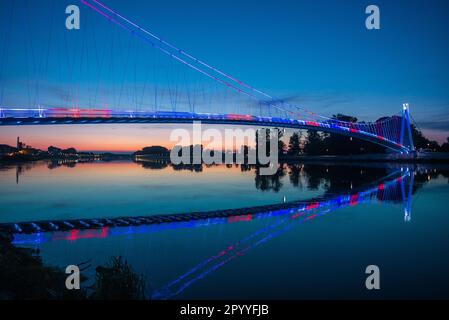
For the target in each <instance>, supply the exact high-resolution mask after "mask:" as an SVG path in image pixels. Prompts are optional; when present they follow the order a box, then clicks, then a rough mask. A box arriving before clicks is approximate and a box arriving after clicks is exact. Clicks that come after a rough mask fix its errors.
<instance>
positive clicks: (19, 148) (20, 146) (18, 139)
mask: <svg viewBox="0 0 449 320" xmlns="http://www.w3.org/2000/svg"><path fill="white" fill-rule="evenodd" d="M16 148H17V151H20V150H22V149H23V143H22V142H20V137H17V147H16Z"/></svg>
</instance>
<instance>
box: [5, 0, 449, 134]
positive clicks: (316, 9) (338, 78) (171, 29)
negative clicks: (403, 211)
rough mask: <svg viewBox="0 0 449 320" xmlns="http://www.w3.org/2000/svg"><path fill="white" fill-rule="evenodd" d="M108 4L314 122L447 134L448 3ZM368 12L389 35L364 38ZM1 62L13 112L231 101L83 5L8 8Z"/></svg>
mask: <svg viewBox="0 0 449 320" xmlns="http://www.w3.org/2000/svg"><path fill="white" fill-rule="evenodd" d="M103 2H104V3H105V4H107V5H108V6H110V7H112V8H114V9H115V10H117V11H119V12H121V13H122V14H123V15H125V16H127V17H129V18H131V19H132V20H134V21H136V22H138V23H139V24H141V25H142V26H145V27H146V28H148V29H149V30H151V31H153V32H154V33H156V34H157V35H159V36H161V37H162V38H164V39H166V40H168V41H170V42H172V43H174V44H176V45H178V46H179V47H181V48H183V49H184V50H186V51H188V52H190V53H192V54H194V55H196V56H198V57H200V58H202V59H203V60H205V61H207V62H208V63H210V64H212V65H214V66H216V67H218V68H220V69H222V70H225V71H226V72H228V73H230V74H232V75H234V76H235V77H237V78H239V79H241V80H243V81H245V82H247V83H249V84H251V85H252V86H254V87H256V88H260V89H263V90H265V91H267V92H269V93H270V94H272V95H275V96H280V97H291V98H293V101H295V102H297V103H300V104H301V105H304V106H306V107H307V108H308V109H310V110H313V111H315V112H317V113H320V114H324V115H332V114H334V113H337V112H340V113H346V114H352V115H355V116H357V117H358V118H359V119H364V120H375V119H377V118H378V117H380V116H384V115H391V114H396V113H399V112H400V110H401V109H400V108H401V103H403V102H409V103H410V106H411V112H412V115H413V118H414V119H415V120H416V122H417V123H418V125H419V127H420V128H421V129H423V130H424V131H425V133H426V134H428V135H429V136H431V137H434V138H437V139H438V140H439V141H443V140H445V137H447V136H449V90H448V89H449V59H448V57H449V41H447V38H448V34H449V24H448V23H447V22H446V16H447V13H448V12H449V2H448V1H421V0H419V1H418V0H415V1H413V0H410V1H402V0H389V1H379V0H375V1H361V0H317V1H300V0H296V1H285V0H280V1H269V0H262V1H252V0H251V1H250V0H239V1H237V0H230V1H211V0H209V1H206V0H192V1H182V0H173V1H138V0H127V1H122V0H103ZM69 4H77V5H79V7H80V9H81V30H79V31H68V30H66V29H65V27H64V23H65V17H66V15H65V12H64V11H65V7H66V6H67V5H69ZM369 4H376V5H378V6H379V8H380V12H381V30H371V31H369V30H367V29H366V28H365V19H366V16H367V15H366V14H365V8H366V6H367V5H369ZM0 59H1V60H0V67H1V71H0V104H1V105H2V106H6V107H8V106H9V107H12V106H21V107H35V106H36V105H38V104H40V105H44V106H45V105H51V106H56V105H58V106H71V105H73V104H74V103H77V105H78V106H80V107H81V106H83V107H85V106H87V107H98V108H102V107H114V106H115V107H116V108H124V107H128V106H133V107H134V108H138V109H139V108H140V109H145V108H151V106H152V104H153V100H154V98H153V96H154V90H155V88H157V90H158V92H159V94H161V95H165V102H166V103H167V104H170V103H171V104H172V103H173V101H171V100H170V98H169V92H170V91H173V88H176V89H177V90H180V91H183V90H185V91H187V90H192V88H202V89H201V90H203V91H204V90H206V91H207V93H209V94H211V96H213V97H217V99H218V97H221V98H222V99H223V97H224V96H226V95H227V94H228V93H226V92H225V93H222V92H221V91H220V90H223V91H226V90H225V89H221V88H218V86H216V85H215V84H210V80H209V79H203V78H202V77H201V75H196V74H194V73H192V72H191V71H190V70H185V69H186V68H185V66H182V65H178V64H177V63H176V62H174V61H171V60H170V59H169V58H168V57H166V56H164V55H162V54H160V53H159V52H157V50H155V49H154V48H151V47H150V46H148V45H147V44H145V43H142V42H140V41H139V40H138V39H136V38H133V37H132V36H131V35H130V34H128V33H127V32H125V31H123V30H121V29H119V28H117V27H116V26H114V25H112V24H110V23H109V22H108V21H107V20H105V19H104V18H102V17H101V16H99V15H98V14H96V13H94V12H92V11H91V10H90V9H89V8H87V7H85V6H83V5H82V4H81V2H80V1H78V0H69V1H66V0H42V1H33V0H2V1H1V2H0ZM204 88H206V89H204ZM195 90H197V91H198V90H199V89H195ZM229 95H230V96H232V93H229ZM230 99H237V98H235V97H233V96H232V98H230ZM160 100H163V98H161V99H160ZM232 101H240V100H232ZM180 104H181V102H180ZM1 132H2V135H3V134H7V133H8V132H7V129H5V128H2V129H1Z"/></svg>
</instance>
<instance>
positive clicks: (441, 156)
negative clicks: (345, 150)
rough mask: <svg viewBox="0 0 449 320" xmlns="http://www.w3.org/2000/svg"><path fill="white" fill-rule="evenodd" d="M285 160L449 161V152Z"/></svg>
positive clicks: (329, 156)
mask: <svg viewBox="0 0 449 320" xmlns="http://www.w3.org/2000/svg"><path fill="white" fill-rule="evenodd" d="M280 160H282V161H285V162H302V161H320V162H321V161H324V162H329V161H332V162H399V163H401V162H402V163H449V153H446V152H434V153H417V154H414V155H408V154H398V153H391V154H388V153H386V154H357V155H316V156H312V155H301V156H297V157H291V156H284V157H280Z"/></svg>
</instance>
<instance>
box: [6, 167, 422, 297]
mask: <svg viewBox="0 0 449 320" xmlns="http://www.w3.org/2000/svg"><path fill="white" fill-rule="evenodd" d="M413 180H414V171H413V170H411V169H409V168H401V169H398V170H395V171H393V172H392V173H390V174H389V175H387V176H386V177H384V178H382V179H379V180H377V181H375V182H373V183H369V184H368V185H365V186H364V187H361V188H359V189H358V190H354V191H353V192H349V193H345V194H338V195H335V194H334V195H328V196H325V197H321V198H316V199H311V200H310V201H295V202H290V203H283V204H279V205H271V206H259V207H255V208H253V209H250V208H245V209H241V210H218V211H214V212H204V213H196V214H177V215H165V216H155V217H148V218H152V220H148V221H150V222H151V223H150V224H145V223H144V222H143V221H142V220H140V217H136V218H129V217H128V218H117V219H111V225H105V226H102V227H97V228H95V229H92V228H85V229H83V228H74V229H72V230H69V231H56V232H34V233H31V234H25V233H16V234H15V235H14V241H13V242H14V244H16V245H27V246H33V245H36V246H37V245H40V244H42V243H43V242H48V241H77V240H79V239H92V238H106V237H113V236H120V235H126V234H138V233H149V232H160V231H163V230H167V229H175V228H198V227H205V226H210V225H215V224H224V223H235V222H245V221H246V222H247V221H252V220H255V219H272V223H271V224H270V225H268V226H266V227H264V228H262V229H260V230H258V231H256V232H254V233H252V234H250V235H248V236H246V237H244V238H242V239H240V240H239V241H237V242H234V243H231V244H229V245H228V246H226V247H225V248H223V249H222V250H220V251H218V252H217V253H216V254H215V255H213V256H211V257H209V258H207V259H205V260H203V261H202V262H200V263H198V264H197V265H195V266H194V267H192V268H191V269H189V270H187V271H186V272H185V273H183V274H182V275H180V276H178V277H177V278H176V279H174V280H172V281H171V282H169V283H168V284H166V285H165V286H163V287H162V288H160V289H158V290H155V291H153V293H152V298H153V299H169V298H171V297H174V296H176V295H178V294H180V293H181V292H182V291H183V290H185V289H186V288H187V287H189V286H190V285H192V284H193V283H195V282H196V281H198V280H200V279H202V278H204V277H205V276H207V275H208V274H210V273H211V272H213V271H215V270H217V269H219V268H221V267H222V266H224V265H226V264H227V263H228V262H230V261H233V260H235V259H236V258H238V257H241V256H244V255H245V254H246V253H247V252H248V251H250V250H251V249H253V248H255V247H258V246H259V245H261V244H263V243H265V242H267V241H269V240H270V239H273V238H275V237H277V236H279V235H281V234H283V233H284V232H286V231H288V230H290V229H291V228H292V227H294V226H295V225H298V224H302V223H307V222H309V221H311V220H315V219H317V218H319V217H321V216H324V215H327V214H329V213H332V212H334V211H335V210H337V209H339V208H344V207H351V206H356V205H358V204H362V203H379V202H393V203H399V204H402V206H403V208H404V220H405V221H410V219H411V208H410V204H411V197H412V192H413ZM120 220H121V221H120ZM92 221H97V223H100V221H103V220H102V219H91V220H90V221H87V222H83V223H85V224H86V225H89V223H90V224H91V225H92V226H93V225H94V224H93V223H92ZM114 222H115V223H116V224H114ZM123 222H128V224H129V225H128V226H121V227H120V226H116V225H118V224H119V223H123ZM52 223H54V224H58V222H52ZM132 223H134V224H135V225H131V224H132ZM31 224H36V225H39V222H36V223H31ZM139 224H141V225H139ZM78 226H81V227H82V226H83V224H79V225H78ZM114 226H115V227H114Z"/></svg>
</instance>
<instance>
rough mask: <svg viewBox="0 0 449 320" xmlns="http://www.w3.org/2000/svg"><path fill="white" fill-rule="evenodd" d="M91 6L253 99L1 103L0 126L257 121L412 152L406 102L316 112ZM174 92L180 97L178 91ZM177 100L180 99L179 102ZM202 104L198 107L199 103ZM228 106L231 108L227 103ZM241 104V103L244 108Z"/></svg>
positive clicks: (88, 1) (92, 4)
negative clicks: (217, 105)
mask: <svg viewBox="0 0 449 320" xmlns="http://www.w3.org/2000/svg"><path fill="white" fill-rule="evenodd" d="M80 1H81V3H82V4H83V5H85V7H86V8H89V9H91V10H92V11H93V12H94V13H95V14H98V15H99V16H100V17H103V18H105V19H106V20H107V21H109V22H110V23H112V24H113V25H115V26H117V27H119V29H122V30H124V31H125V32H128V33H129V34H130V35H131V36H132V37H135V38H138V39H139V40H140V41H142V42H143V43H145V44H148V45H150V46H151V47H153V48H154V49H156V50H157V51H159V52H160V53H162V54H163V55H165V56H167V57H168V58H169V59H170V60H173V61H175V62H176V63H178V64H180V65H182V66H184V67H185V68H187V69H189V70H191V71H193V72H194V73H197V74H198V75H201V76H202V77H204V78H207V79H209V80H211V81H212V82H214V83H215V84H217V85H218V86H222V87H223V88H224V89H225V90H227V91H231V92H233V93H235V94H237V95H238V96H244V97H246V98H248V99H249V100H251V101H252V104H251V105H250V106H249V107H247V108H246V109H244V110H243V111H241V112H239V113H226V112H219V113H216V112H210V111H209V110H207V106H203V110H204V109H206V110H205V111H204V112H198V111H196V110H195V106H194V105H195V103H193V102H192V101H191V99H192V97H191V95H190V93H187V100H188V103H187V104H186V105H188V107H189V111H187V112H185V111H179V110H177V108H176V107H173V105H172V110H167V109H168V108H166V106H164V105H162V104H159V105H158V104H155V105H154V108H153V110H151V111H145V110H116V109H115V108H108V109H105V108H101V109H100V108H96V109H93V108H80V107H79V106H78V105H77V106H76V107H73V108H62V107H45V108H41V107H40V106H39V107H37V108H6V107H1V108H0V126H19V125H70V124H77V125H80V124H122V123H123V124H125V123H126V124H143V123H164V124H165V123H174V124H176V123H191V122H194V121H201V122H203V123H205V124H224V125H227V124H229V125H254V126H262V127H278V128H293V129H306V130H315V131H322V132H327V133H333V134H341V135H346V136H350V137H354V138H357V139H361V140H365V141H369V142H372V143H375V144H379V145H381V146H383V147H385V148H387V149H389V150H392V151H393V152H398V153H402V154H410V153H413V152H414V145H413V140H412V134H411V127H410V110H409V105H408V104H403V107H402V112H401V114H400V115H394V116H391V117H384V118H381V119H379V120H378V121H375V122H346V121H340V120H338V119H335V118H331V117H326V116H323V115H319V114H317V113H314V112H312V111H310V110H308V109H306V108H304V107H302V106H299V105H296V104H293V103H288V102H286V101H285V100H283V99H279V98H277V97H274V96H272V95H270V94H268V93H267V92H265V91H263V90H260V89H257V88H255V87H253V86H251V85H249V84H247V83H245V82H243V81H241V80H239V79H237V78H236V77H234V76H231V75H230V74H228V73H226V72H224V71H222V70H220V69H218V68H216V67H214V66H212V65H210V64H208V63H206V62H204V61H203V60H201V59H199V58H197V57H195V56H194V55H192V54H190V53H187V52H186V51H184V50H182V49H181V48H179V47H177V46H175V45H174V44H172V43H170V42H168V41H166V40H164V39H162V38H161V37H159V36H157V35H155V34H154V33H153V32H151V31H149V30H147V29H145V28H144V27H142V26H141V25H139V24H137V23H135V22H133V21H132V20H130V19H129V18H127V17H125V16H123V15H122V14H120V13H119V12H117V11H115V10H113V9H111V8H109V7H108V6H106V5H105V4H103V3H102V2H100V1H98V0H80ZM174 95H175V97H173V96H172V95H171V96H170V99H171V100H177V99H178V98H179V97H177V96H178V94H177V93H175V94H174ZM155 99H156V98H155ZM174 105H176V103H174ZM197 108H198V107H197ZM225 110H226V109H225ZM239 110H241V109H239Z"/></svg>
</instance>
